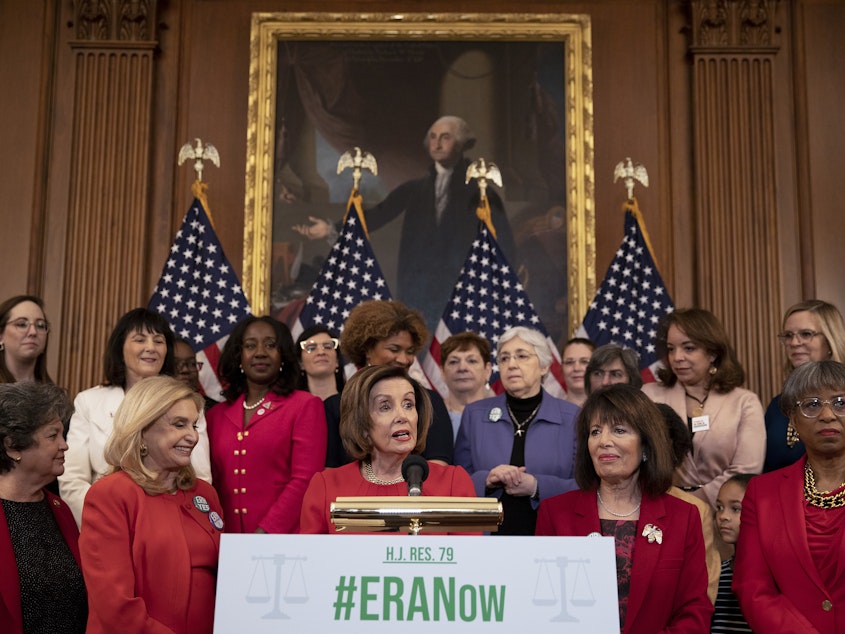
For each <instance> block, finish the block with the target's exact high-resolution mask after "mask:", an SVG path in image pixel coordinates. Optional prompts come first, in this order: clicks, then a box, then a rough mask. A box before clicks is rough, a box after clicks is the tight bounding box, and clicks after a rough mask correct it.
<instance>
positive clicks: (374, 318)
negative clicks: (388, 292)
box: [340, 300, 428, 368]
mask: <svg viewBox="0 0 845 634" xmlns="http://www.w3.org/2000/svg"><path fill="white" fill-rule="evenodd" d="M400 332H407V333H408V334H409V335H411V341H412V342H413V345H414V350H415V351H419V350H420V349H421V348H422V347H423V345H424V344H425V342H426V341H428V328H426V326H425V320H424V319H423V317H422V315H421V314H420V313H419V312H417V311H415V310H412V309H410V308H408V307H407V306H405V304H403V303H401V302H396V301H387V300H372V301H369V302H361V303H360V304H358V305H357V306H356V307H355V308H353V309H352V312H350V313H349V317H347V319H346V323H345V324H344V325H343V332H342V333H341V334H340V350H341V352H343V354H344V355H346V357H347V358H348V359H349V360H350V361H352V363H354V364H355V365H356V366H358V367H359V368H360V367H363V366H365V365H367V353H368V352H369V351H370V350H372V349H373V347H374V346H375V345H376V344H377V343H378V342H379V341H384V340H385V339H387V338H388V337H392V336H393V335H395V334H397V333H400Z"/></svg>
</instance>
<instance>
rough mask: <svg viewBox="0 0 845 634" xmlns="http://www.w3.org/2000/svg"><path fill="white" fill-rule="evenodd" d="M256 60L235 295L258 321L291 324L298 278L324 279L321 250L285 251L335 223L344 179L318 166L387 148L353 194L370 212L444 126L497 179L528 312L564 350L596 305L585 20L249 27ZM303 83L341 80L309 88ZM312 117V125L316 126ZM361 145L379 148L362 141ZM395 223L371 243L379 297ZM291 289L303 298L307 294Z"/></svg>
mask: <svg viewBox="0 0 845 634" xmlns="http://www.w3.org/2000/svg"><path fill="white" fill-rule="evenodd" d="M250 49H251V56H250V73H249V95H250V96H249V121H248V128H247V172H246V196H245V207H246V208H245V226H244V265H243V284H244V289H245V290H246V293H247V295H248V297H249V300H250V302H251V305H252V308H253V310H254V311H255V313H256V314H267V313H270V314H274V315H276V316H280V317H281V318H284V317H285V315H284V309H285V306H286V305H287V304H288V303H289V302H292V301H295V299H294V298H295V295H296V293H293V294H290V296H288V292H289V291H291V290H292V289H293V290H296V284H295V283H294V278H302V279H306V280H310V278H309V277H308V276H307V275H305V274H304V273H303V271H305V270H307V269H310V270H311V275H312V276H313V269H314V268H317V267H318V265H319V260H318V259H316V256H314V255H313V254H312V253H309V250H312V249H313V248H316V247H319V248H323V249H327V248H328V247H327V246H326V245H325V244H324V243H325V240H321V241H318V242H319V244H316V245H312V244H310V243H308V241H307V240H306V238H292V237H291V236H292V235H294V234H293V233H291V232H292V227H293V225H302V224H307V223H309V222H312V220H311V218H313V217H315V216H316V217H318V218H320V219H325V220H326V221H328V222H331V221H336V220H339V219H340V217H341V216H342V214H343V211H344V208H345V203H346V196H348V193H349V189H350V188H351V176H350V175H349V174H348V173H347V174H345V175H343V176H341V177H338V178H345V179H346V180H347V181H349V182H348V183H346V184H345V185H344V184H340V185H339V184H338V183H337V182H331V180H332V178H334V177H333V176H330V175H329V174H328V172H329V168H327V167H326V166H327V165H328V166H330V167H333V166H331V161H332V160H334V162H335V163H334V166H336V158H335V157H336V156H337V155H339V153H342V152H344V151H346V150H348V149H351V148H352V147H353V146H356V145H357V146H360V147H361V148H362V149H364V150H367V151H372V148H373V147H383V149H382V151H381V154H382V156H381V157H380V156H379V155H378V154H376V159H377V160H378V159H380V158H381V159H382V161H381V162H380V163H379V176H378V178H376V177H372V176H371V175H370V174H369V173H367V174H366V175H365V176H364V181H362V187H361V190H362V193H363V194H364V207H365V209H366V208H367V207H368V205H369V204H370V200H369V199H368V190H366V189H365V185H368V183H372V188H373V189H372V192H373V193H372V194H370V197H371V198H372V199H373V200H372V202H374V203H375V202H378V198H379V196H382V197H383V196H384V195H386V192H388V191H389V190H390V189H391V188H392V186H393V185H395V183H396V182H398V181H399V180H401V179H402V178H406V177H408V176H409V175H410V174H417V175H419V173H420V170H421V169H422V168H423V167H424V166H425V163H426V161H428V156H426V152H425V151H424V148H423V147H422V144H421V143H420V142H421V141H423V139H424V137H425V134H426V132H427V127H426V126H427V125H429V124H431V123H432V122H433V121H434V120H435V119H436V118H437V117H438V116H440V115H447V114H448V115H458V116H461V117H463V118H464V119H466V120H467V122H468V123H470V125H471V126H472V128H473V129H474V131H475V133H476V136H477V138H478V143H477V145H476V147H475V148H474V149H473V150H472V151H471V152H470V155H471V158H477V157H479V156H483V157H484V158H485V159H486V160H487V161H488V162H490V161H492V162H495V163H496V164H497V165H498V166H499V168H500V169H501V171H502V175H503V180H504V188H503V189H502V190H500V192H499V195H500V196H501V198H502V201H503V204H504V207H505V209H506V210H507V215H508V217H509V219H510V223H511V226H512V227H513V233H514V237H515V238H516V243H517V250H518V251H520V253H521V255H520V256H519V257H518V259H519V260H520V261H519V262H516V263H513V264H514V266H515V267H516V268H518V269H519V271H520V278H521V279H522V281H523V284H524V285H525V287H526V291H527V292H528V295H529V297H530V298H531V300H532V302H533V303H534V304H535V306H537V305H538V304H540V305H545V312H546V315H545V316H544V314H543V312H544V309H543V308H541V306H537V308H538V313H540V316H541V318H543V321H544V324H545V326H546V328H547V330H549V333H550V334H551V335H552V336H553V337H554V338H555V339H556V340H565V339H566V338H567V337H568V336H569V335H571V333H572V332H573V330H574V328H575V327H576V326H577V325H578V324H579V323H580V321H581V319H582V318H583V316H584V314H585V312H586V310H587V307H588V305H589V302H590V301H591V300H592V297H593V293H594V291H595V228H594V182H593V130H592V126H593V122H592V114H593V103H592V66H591V40H590V19H589V17H588V16H585V15H570V14H457V13H438V14H429V13H405V14H400V15H394V14H381V13H372V14H360V13H256V14H253V19H252V30H251V40H250ZM280 58H281V61H280ZM338 60H343V63H338ZM349 60H351V62H350V63H347V62H349ZM426 60H428V62H426ZM432 60H434V62H432ZM422 63H426V64H427V65H428V66H425V67H423V68H428V67H430V66H432V65H437V69H435V70H434V71H432V73H439V75H437V76H435V77H434V80H433V81H434V82H436V83H434V84H432V83H431V81H429V83H426V78H424V77H423V75H424V74H425V75H426V76H427V75H428V73H419V72H417V71H416V70H414V69H415V68H417V66H414V64H418V65H420V64H422ZM435 63H436V64H435ZM356 65H357V66H356ZM348 68H351V69H352V70H349V72H338V69H348ZM315 69H316V70H315ZM356 69H357V73H358V74H355V70H356ZM408 69H411V70H408ZM309 72H314V73H321V74H324V75H325V74H327V73H332V72H334V73H336V74H335V76H331V75H329V76H321V77H319V78H318V79H319V81H310V80H308V79H307V78H308V77H309V75H308V73H309ZM391 73H396V74H395V75H391ZM391 77H394V79H390V78H391ZM303 78H305V79H303ZM416 79H419V82H417V81H416ZM296 82H299V83H296ZM304 84H306V85H305V86H304ZM315 85H316V87H315ZM432 85H433V86H434V87H433V88H432ZM409 87H410V88H417V87H419V89H420V90H425V91H426V92H425V93H421V94H416V93H413V91H411V92H409V90H410V88H409ZM403 91H404V92H403ZM329 92H331V93H332V94H327V93H329ZM293 93H295V98H291V94H293ZM327 102H329V103H328V105H326V104H327ZM315 103H318V104H320V105H319V106H312V105H311V104H315ZM403 103H404V104H405V105H403ZM338 104H340V105H342V106H343V107H337V106H338ZM347 106H349V107H347ZM309 107H315V108H319V109H320V115H321V117H320V118H319V120H316V123H315V119H316V118H315V117H314V116H312V114H313V113H312V112H309ZM406 107H407V108H408V109H409V110H408V112H407V113H402V115H401V116H399V115H396V113H397V111H401V109H402V108H406ZM406 114H407V116H406ZM394 115H396V116H394ZM344 116H346V117H347V119H346V120H345V119H344ZM368 118H369V119H370V121H369V123H368V122H367V119H368ZM373 119H375V122H373ZM327 121H329V122H330V123H331V126H329V124H328V123H326V122H327ZM423 122H425V125H423ZM321 126H322V128H321ZM368 126H369V127H368ZM329 127H331V129H328V128H329ZM367 130H369V133H368V134H370V135H372V137H373V138H366V136H367V135H366V134H365V135H364V137H365V138H360V134H361V131H367ZM356 135H357V136H356ZM376 137H378V138H376ZM385 139H388V140H387V141H385ZM341 140H344V141H346V140H348V143H346V146H345V147H341V146H342V145H343V143H342V141H341ZM380 143H381V145H379V144H380ZM391 143H392V144H393V145H391ZM400 143H401V145H400ZM394 146H395V147H394ZM374 153H375V152H374ZM327 155H328V156H327ZM320 164H322V167H321V168H320V167H319V165H320ZM368 179H369V180H368ZM315 183H316V184H315ZM400 223H401V219H397V220H396V221H395V222H392V223H390V224H389V225H387V226H385V227H383V228H382V229H379V230H376V231H375V232H373V233H371V235H370V237H371V240H372V241H373V248H374V250H375V252H376V256H377V258H378V259H379V262H380V263H381V264H382V268H383V269H384V272H385V276H386V278H387V279H388V283H390V281H391V275H393V273H392V271H391V266H394V265H393V264H392V262H393V261H395V259H396V258H398V257H401V254H397V253H390V251H391V249H393V250H394V251H395V247H396V245H398V243H399V240H398V239H396V237H395V236H396V235H398V231H399V226H400ZM391 232H392V233H391ZM421 239H424V237H421ZM469 246H470V245H468V244H467V245H465V246H464V245H457V246H456V248H460V249H462V250H463V252H464V253H465V252H466V251H467V250H468V249H469ZM544 260H549V262H544ZM555 260H560V261H559V262H554V261H555ZM300 287H301V288H299V296H300V298H301V295H302V293H303V292H304V293H306V294H307V288H308V287H307V282H306V283H304V284H300ZM398 299H401V297H399V298H398ZM550 311H551V312H550ZM550 322H552V323H550Z"/></svg>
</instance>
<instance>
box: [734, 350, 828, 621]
mask: <svg viewBox="0 0 845 634" xmlns="http://www.w3.org/2000/svg"><path fill="white" fill-rule="evenodd" d="M780 405H781V409H782V410H783V412H784V414H786V415H787V416H788V417H789V422H790V423H791V424H792V426H793V427H794V428H795V432H796V433H797V435H798V437H799V438H800V439H801V440H802V441H803V443H804V446H805V447H806V457H805V458H801V459H799V460H798V461H797V462H795V463H794V464H792V465H789V466H788V467H785V468H783V469H779V470H777V471H773V472H771V473H766V474H764V475H762V476H759V477H757V478H753V479H752V480H751V481H750V482H749V483H748V489H747V490H746V492H745V498H743V500H742V530H741V531H740V534H739V543H738V544H737V547H736V559H735V560H734V581H733V589H734V592H735V593H736V595H737V598H738V599H739V603H740V606H741V607H742V613H743V614H744V615H745V618H746V620H747V621H748V625H750V626H751V629H752V630H753V631H755V632H802V633H803V632H824V633H831V634H833V633H834V632H845V609H843V606H844V605H845V583H843V582H842V575H843V573H842V565H843V562H845V555H843V544H845V365H843V364H841V363H838V362H836V361H819V362H810V363H804V364H803V365H801V366H799V367H798V368H796V369H795V370H793V371H792V373H791V374H790V375H789V378H787V380H786V383H785V384H784V386H783V394H781V398H780Z"/></svg>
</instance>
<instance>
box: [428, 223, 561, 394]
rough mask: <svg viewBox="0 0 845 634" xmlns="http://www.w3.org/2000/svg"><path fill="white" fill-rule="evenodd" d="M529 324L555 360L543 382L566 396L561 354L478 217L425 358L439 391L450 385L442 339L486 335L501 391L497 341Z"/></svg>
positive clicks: (493, 378) (495, 382) (496, 385)
mask: <svg viewBox="0 0 845 634" xmlns="http://www.w3.org/2000/svg"><path fill="white" fill-rule="evenodd" d="M513 326H527V327H529V328H533V329H535V330H539V331H540V332H542V333H543V334H544V335H545V336H546V338H547V340H548V343H549V348H550V349H551V351H552V355H553V361H552V367H551V371H550V372H549V373H548V374H547V375H546V379H545V381H544V383H543V387H544V388H546V390H547V391H548V392H549V393H551V394H554V395H555V396H560V397H562V396H564V395H565V391H564V389H563V369H562V367H561V362H560V353H559V352H558V350H557V347H556V346H555V344H554V342H553V341H552V340H551V338H549V336H548V334H547V333H546V329H545V328H544V327H543V324H542V323H541V322H540V318H539V317H538V316H537V312H536V311H535V310H534V306H533V305H532V304H531V300H530V299H528V295H527V294H526V293H525V289H523V288H522V284H521V283H520V282H519V278H517V276H516V273H515V272H514V270H513V269H512V268H511V266H510V264H508V261H507V260H506V259H505V256H504V254H503V253H502V250H501V249H500V248H499V244H498V242H496V239H495V238H494V237H493V236H492V235H491V234H490V230H489V229H488V227H487V226H486V225H485V224H484V222H479V230H478V234H477V236H476V238H475V240H474V241H473V243H472V246H471V247H470V250H469V254H468V255H467V258H466V261H465V262H464V265H463V268H462V269H461V273H460V276H459V277H458V283H457V284H456V285H455V290H454V291H453V292H452V298H451V299H450V300H449V303H448V304H447V306H446V310H445V311H444V312H443V317H442V318H441V319H440V322H439V323H438V324H437V329H436V330H435V332H434V338H433V340H432V342H431V345H430V346H429V349H428V353H427V354H426V356H425V359H424V360H423V369H424V370H425V373H426V376H428V379H429V381H430V382H431V384H432V385H433V386H434V389H436V390H437V391H438V392H439V393H440V394H442V395H446V394H447V393H448V388H447V387H446V383H445V381H444V380H443V374H442V373H441V371H440V364H439V363H438V361H439V359H440V344H441V342H443V341H445V340H446V339H448V338H449V337H450V336H451V335H453V334H456V333H459V332H464V331H466V330H471V331H472V332H475V333H478V334H479V335H481V336H483V337H485V338H486V339H487V340H488V341H489V342H490V344H491V347H492V348H493V375H492V376H491V377H490V385H491V386H492V387H493V389H494V390H495V391H496V392H498V393H501V392H502V391H503V388H502V385H501V382H500V381H499V366H498V364H497V363H496V343H497V342H498V340H499V335H501V334H502V333H503V332H505V330H507V329H508V328H512V327H513Z"/></svg>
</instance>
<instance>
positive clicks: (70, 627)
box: [0, 498, 88, 634]
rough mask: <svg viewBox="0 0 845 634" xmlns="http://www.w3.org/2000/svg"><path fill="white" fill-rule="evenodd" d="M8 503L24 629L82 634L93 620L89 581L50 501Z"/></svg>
mask: <svg viewBox="0 0 845 634" xmlns="http://www.w3.org/2000/svg"><path fill="white" fill-rule="evenodd" d="M2 503H3V513H5V515H6V522H7V523H8V525H9V534H10V535H11V539H12V550H13V551H14V553H15V562H16V563H17V565H18V576H19V578H20V587H21V613H22V615H23V631H24V632H26V634H42V633H43V634H77V633H78V634H82V633H83V632H85V625H86V621H87V620H88V595H87V593H86V591H85V582H84V581H83V579H82V571H81V570H80V569H79V565H78V564H77V563H76V559H74V557H73V553H72V552H71V551H70V547H69V546H68V545H67V542H66V541H65V538H64V536H63V535H62V532H61V531H60V530H59V526H58V524H56V520H55V519H54V518H53V513H52V511H51V510H50V507H49V502H48V501H47V499H46V498H45V499H44V500H42V501H40V502H12V501H10V500H2ZM0 574H2V573H0Z"/></svg>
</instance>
